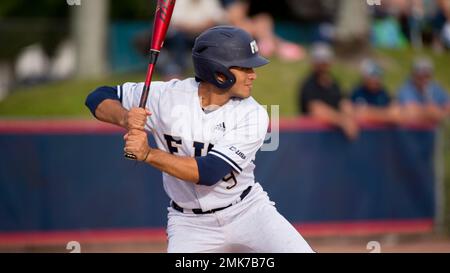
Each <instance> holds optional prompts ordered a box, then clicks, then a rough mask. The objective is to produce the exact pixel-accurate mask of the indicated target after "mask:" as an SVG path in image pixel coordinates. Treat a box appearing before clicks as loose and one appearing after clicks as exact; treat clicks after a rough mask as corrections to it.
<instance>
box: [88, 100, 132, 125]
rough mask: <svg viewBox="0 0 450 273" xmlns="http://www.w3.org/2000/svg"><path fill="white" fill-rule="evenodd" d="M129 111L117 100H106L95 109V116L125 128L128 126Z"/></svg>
mask: <svg viewBox="0 0 450 273" xmlns="http://www.w3.org/2000/svg"><path fill="white" fill-rule="evenodd" d="M127 113H128V111H127V110H126V109H125V108H123V106H122V104H121V103H120V102H119V101H117V100H110V99H107V100H104V101H102V102H101V103H100V104H99V105H98V107H97V109H96V110H95V116H96V118H97V119H98V120H101V121H104V122H108V123H112V124H115V125H118V126H120V127H123V128H125V129H126V128H127V122H126V120H127V119H126V116H127Z"/></svg>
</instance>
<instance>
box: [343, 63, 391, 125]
mask: <svg viewBox="0 0 450 273" xmlns="http://www.w3.org/2000/svg"><path fill="white" fill-rule="evenodd" d="M382 74H383V71H382V69H381V67H380V66H379V65H378V64H377V63H376V62H375V61H373V60H370V59H367V60H364V61H363V62H362V64H361V76H362V81H361V83H360V84H359V85H358V86H357V87H356V88H355V89H354V90H353V92H352V95H351V100H352V102H353V104H354V106H355V113H356V116H357V119H358V120H361V121H368V122H382V123H385V122H389V123H390V122H394V123H395V122H397V121H399V117H400V114H399V113H400V111H399V107H398V106H397V105H396V104H394V103H391V102H392V100H391V97H390V96H389V94H388V92H387V91H386V89H385V87H384V86H383V83H382Z"/></svg>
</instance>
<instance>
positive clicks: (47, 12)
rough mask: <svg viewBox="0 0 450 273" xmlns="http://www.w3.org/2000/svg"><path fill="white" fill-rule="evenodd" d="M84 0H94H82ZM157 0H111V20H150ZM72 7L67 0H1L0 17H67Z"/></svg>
mask: <svg viewBox="0 0 450 273" xmlns="http://www.w3.org/2000/svg"><path fill="white" fill-rule="evenodd" d="M80 1H81V4H83V1H92V0H80ZM155 6H156V0H127V1H124V0H110V15H111V16H110V18H111V20H149V19H151V18H152V17H153V14H154V12H155ZM71 8H76V7H75V6H74V7H70V6H69V5H68V4H67V1H66V0H34V1H30V0H1V1H0V19H4V18H26V19H31V18H47V19H48V18H67V17H68V16H69V14H70V9H71Z"/></svg>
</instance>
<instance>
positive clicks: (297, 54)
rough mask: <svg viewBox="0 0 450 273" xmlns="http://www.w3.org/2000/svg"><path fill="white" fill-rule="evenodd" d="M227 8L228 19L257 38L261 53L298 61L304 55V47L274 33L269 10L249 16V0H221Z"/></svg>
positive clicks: (266, 55)
mask: <svg viewBox="0 0 450 273" xmlns="http://www.w3.org/2000/svg"><path fill="white" fill-rule="evenodd" d="M222 2H223V3H224V5H225V7H226V10H227V19H228V21H229V22H230V23H231V24H233V25H235V26H238V27H240V28H243V29H245V30H247V31H248V32H249V33H251V34H252V36H253V37H255V39H257V40H258V46H259V49H260V53H261V55H263V56H265V57H272V56H273V55H277V56H278V57H279V58H280V59H282V60H284V61H299V60H302V59H303V58H304V57H305V51H304V49H303V48H302V47H301V46H300V45H298V44H295V43H292V42H288V41H286V40H284V39H282V38H280V37H279V36H277V35H276V34H275V30H274V21H273V17H272V16H271V14H270V11H265V12H262V11H261V12H259V13H257V14H254V15H251V16H249V8H250V1H245V0H222Z"/></svg>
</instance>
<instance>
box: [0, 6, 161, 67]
mask: <svg viewBox="0 0 450 273" xmlns="http://www.w3.org/2000/svg"><path fill="white" fill-rule="evenodd" d="M80 1H81V5H82V4H83V1H94V0H80ZM109 3H110V6H109V9H110V20H129V21H134V20H145V21H151V20H152V19H153V14H154V12H155V6H156V0H127V1H124V0H110V1H109ZM76 8H77V7H76V6H69V5H68V4H67V1H66V0H33V1H30V0H1V1H0V60H7V61H12V60H14V59H15V58H16V56H17V54H18V53H19V51H20V50H21V49H22V48H23V47H25V46H28V45H30V44H33V43H40V44H42V45H43V47H44V49H45V51H46V52H47V54H49V55H52V54H53V53H54V52H55V48H56V47H57V46H58V44H59V42H60V41H61V40H63V39H65V38H68V37H69V36H70V33H71V28H70V14H71V11H73V10H74V9H76Z"/></svg>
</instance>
